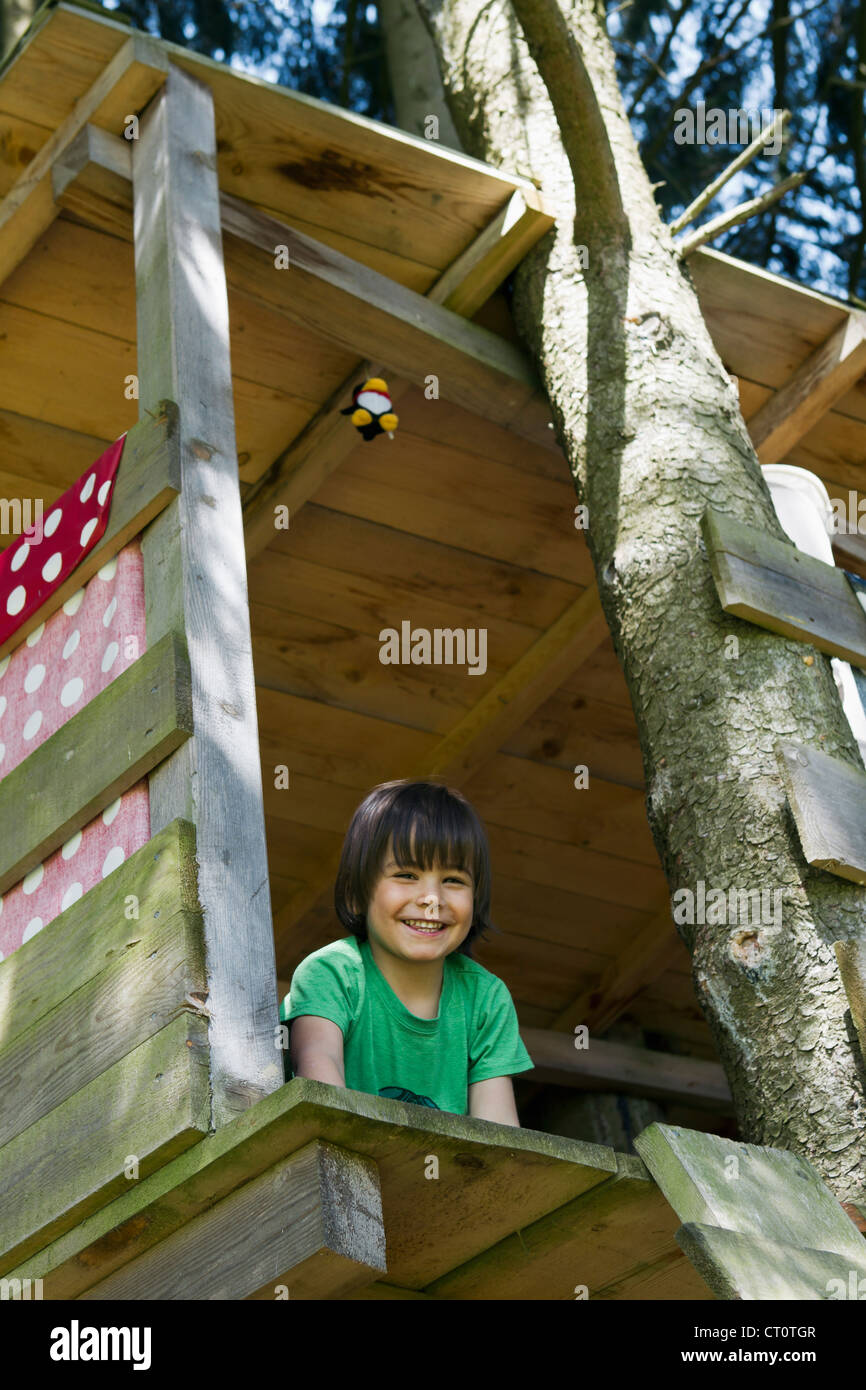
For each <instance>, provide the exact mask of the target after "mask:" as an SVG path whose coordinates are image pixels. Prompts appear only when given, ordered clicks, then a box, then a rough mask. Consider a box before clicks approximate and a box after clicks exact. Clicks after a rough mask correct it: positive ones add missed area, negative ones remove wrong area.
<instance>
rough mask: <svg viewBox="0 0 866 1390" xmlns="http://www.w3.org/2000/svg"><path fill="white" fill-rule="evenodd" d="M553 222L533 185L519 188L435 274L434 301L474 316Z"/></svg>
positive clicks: (462, 315) (550, 213)
mask: <svg viewBox="0 0 866 1390" xmlns="http://www.w3.org/2000/svg"><path fill="white" fill-rule="evenodd" d="M555 224H556V218H555V217H554V215H553V212H552V210H551V209H549V208H548V207H547V206H546V205H545V202H544V199H543V197H542V196H541V194H540V193H539V192H537V191H536V190H535V189H530V188H524V189H517V190H516V191H515V192H514V193H512V195H511V197H510V198H509V199H508V202H507V203H506V204H505V206H504V207H503V208H502V209H501V210H500V211H499V212H498V213H497V214H496V216H495V217H494V218H493V219H492V220H491V221H490V222H489V223H488V225H487V226H486V227H485V228H484V230H483V232H480V233H479V234H478V236H477V237H476V238H475V240H474V241H473V242H472V244H471V245H470V246H468V247H467V248H466V250H465V251H463V252H462V253H461V254H460V255H459V256H458V257H457V259H456V260H455V261H452V262H451V265H450V266H449V267H448V269H447V270H446V271H445V272H444V273H443V274H442V275H441V276H440V278H439V279H438V280H437V282H436V284H435V286H434V289H435V291H436V298H435V300H434V303H436V304H443V305H444V306H445V308H446V309H450V310H451V312H452V313H454V314H460V315H461V317H463V318H467V319H469V318H472V316H473V314H475V313H477V311H478V310H479V309H480V308H481V305H482V304H484V303H485V302H486V301H487V300H488V299H489V298H490V296H491V295H492V294H493V292H494V290H497V289H498V288H499V286H500V285H501V284H502V282H503V280H504V279H505V278H506V276H507V275H510V273H511V271H512V270H513V269H514V267H515V266H517V265H519V264H520V262H521V261H522V260H523V257H524V256H525V255H526V253H527V252H528V251H531V250H532V248H533V246H535V244H536V243H537V242H538V241H540V239H541V237H542V236H544V235H545V233H546V232H548V231H550V229H551V227H553V226H554V225H555ZM432 293H433V292H432V291H431V292H429V293H428V295H427V298H428V299H430V298H432Z"/></svg>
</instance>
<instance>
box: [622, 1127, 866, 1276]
mask: <svg viewBox="0 0 866 1390" xmlns="http://www.w3.org/2000/svg"><path fill="white" fill-rule="evenodd" d="M635 1148H636V1149H637V1151H638V1153H639V1154H640V1156H641V1158H642V1159H643V1161H644V1163H645V1164H646V1166H647V1168H648V1169H649V1170H650V1172H651V1173H652V1175H653V1177H654V1178H655V1180H656V1182H657V1183H658V1185H659V1187H660V1188H661V1190H662V1192H663V1193H664V1195H665V1197H666V1198H667V1199H668V1201H669V1202H670V1204H671V1206H672V1207H673V1209H674V1211H675V1212H676V1214H677V1216H678V1217H679V1218H680V1220H681V1221H683V1222H697V1223H698V1224H701V1225H710V1226H717V1227H719V1226H720V1227H723V1228H724V1229H726V1230H729V1231H738V1232H739V1233H740V1235H743V1236H748V1237H755V1238H756V1239H758V1240H767V1241H780V1242H783V1243H784V1244H788V1245H794V1246H800V1247H802V1248H807V1249H813V1250H828V1251H831V1252H833V1253H834V1254H837V1255H841V1256H844V1257H845V1258H846V1259H853V1260H863V1258H864V1245H863V1237H862V1236H861V1235H860V1232H859V1231H858V1230H857V1228H856V1226H855V1225H854V1223H853V1221H852V1220H851V1218H850V1217H849V1216H848V1215H847V1214H846V1212H844V1211H843V1210H842V1205H841V1203H840V1202H838V1201H837V1200H836V1198H835V1196H834V1195H833V1193H832V1192H831V1191H830V1189H829V1188H828V1187H827V1185H826V1184H825V1183H824V1182H823V1180H822V1179H821V1177H820V1175H819V1174H818V1173H817V1172H816V1171H815V1169H814V1168H813V1167H812V1165H811V1163H809V1162H808V1161H807V1160H806V1159H805V1158H802V1157H801V1156H800V1155H799V1154H795V1153H790V1152H789V1151H787V1150H785V1149H771V1148H767V1147H763V1146H761V1147H759V1146H758V1145H756V1144H741V1143H738V1142H736V1141H735V1140H733V1139H724V1138H722V1137H721V1136H720V1135H718V1134H708V1133H702V1132H699V1131H697V1130H690V1129H680V1128H678V1127H675V1126H672V1125H660V1124H652V1125H649V1126H648V1127H647V1129H645V1130H644V1131H643V1132H642V1133H641V1134H639V1135H638V1136H637V1138H636V1140H635Z"/></svg>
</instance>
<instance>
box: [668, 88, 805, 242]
mask: <svg viewBox="0 0 866 1390" xmlns="http://www.w3.org/2000/svg"><path fill="white" fill-rule="evenodd" d="M790 119H791V113H790V111H782V112H780V114H779V115H778V116H777V117H776V119H775V120H774V121H773V124H772V125H771V126H768V127H767V129H766V130H763V131H761V133H760V135H756V136H755V138H754V140H753V141H752V143H751V145H747V146H746V148H745V149H744V150H743V152H742V154H738V155H737V157H736V159H733V160H731V163H730V164H729V165H728V167H727V168H726V169H723V170H722V172H721V173H720V174H719V176H718V178H715V179H713V181H712V183H710V184H707V186H706V188H705V189H704V191H703V193H699V194H698V196H697V198H695V200H694V202H693V203H689V206H688V207H687V208H686V210H685V212H681V213H680V215H679V217H677V218H675V220H674V221H673V222H672V223H671V224H670V226H671V231H672V232H681V231H682V229H683V227H685V226H686V225H687V224H688V223H689V222H693V221H694V219H695V218H696V217H697V215H698V213H699V212H703V210H704V208H705V207H706V206H707V204H708V203H711V202H712V201H713V199H714V198H715V196H716V194H717V193H718V191H719V189H720V188H724V186H725V184H726V183H727V182H728V179H732V178H733V177H734V174H738V173H739V172H740V170H741V169H744V168H745V167H746V165H747V164H751V162H752V160H753V159H754V158H755V156H756V155H758V154H760V152H761V150H762V149H763V148H764V146H765V145H766V143H767V142H768V140H771V139H773V138H774V137H775V135H776V131H777V130H779V129H782V130H784V128H785V126H786V125H787V124H788V121H789V120H790Z"/></svg>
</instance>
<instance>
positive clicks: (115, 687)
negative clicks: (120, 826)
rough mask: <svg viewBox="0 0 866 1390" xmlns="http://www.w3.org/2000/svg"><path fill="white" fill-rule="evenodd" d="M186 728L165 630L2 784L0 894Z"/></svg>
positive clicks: (186, 712)
mask: <svg viewBox="0 0 866 1390" xmlns="http://www.w3.org/2000/svg"><path fill="white" fill-rule="evenodd" d="M191 733H192V710H191V704H190V693H189V660H188V657H187V654H186V650H185V648H184V645H183V642H182V641H181V639H180V638H178V636H177V635H176V634H175V633H167V634H166V635H165V637H163V638H162V639H161V640H160V641H159V642H157V644H156V646H154V647H151V648H150V649H149V650H148V651H147V652H145V654H144V656H140V657H139V658H138V660H137V661H136V662H134V663H133V664H132V666H128V667H127V669H126V670H125V671H124V672H123V673H122V674H121V675H119V676H118V677H117V679H116V680H114V681H112V682H111V684H110V685H108V686H106V688H105V689H104V690H102V691H100V693H99V694H98V695H97V696H96V697H95V698H94V699H92V700H90V701H89V703H88V704H86V705H84V706H83V708H82V709H80V710H79V711H78V713H77V714H74V715H73V716H72V718H71V719H69V720H68V721H67V722H66V723H65V724H63V725H61V727H60V728H59V729H57V730H56V731H55V732H54V733H53V734H52V735H51V736H50V738H47V739H46V740H45V742H44V743H41V744H40V745H39V747H38V748H36V749H34V751H33V752H32V753H31V754H30V756H29V757H27V758H25V760H24V762H22V763H19V764H18V766H17V767H14V768H13V769H12V771H11V772H9V773H7V775H6V776H5V777H4V778H3V780H2V781H0V826H2V827H3V834H2V839H0V893H5V892H6V890H7V889H8V888H11V887H12V886H13V884H16V883H18V882H19V880H20V879H22V878H23V877H24V876H25V874H27V873H29V871H30V870H31V869H34V868H35V867H36V865H37V864H41V863H42V862H43V860H45V859H46V858H47V857H48V855H49V854H52V853H53V851H54V850H56V849H59V847H60V846H61V845H62V844H64V843H65V841H66V840H68V839H69V838H70V836H72V835H74V833H75V831H76V830H80V829H81V828H82V827H83V826H85V825H87V823H88V821H91V820H92V819H93V817H94V816H96V815H98V814H99V812H100V811H103V810H104V809H105V807H106V806H108V805H110V804H111V802H112V801H114V800H115V798H116V797H118V796H120V795H121V794H122V793H123V792H125V791H128V790H129V788H130V787H132V786H134V785H135V783H136V782H138V781H139V780H140V779H141V778H142V777H144V776H145V775H146V774H147V773H148V772H150V771H151V769H152V768H154V767H156V766H157V765H158V764H159V763H161V762H162V761H163V759H165V758H167V757H168V756H169V755H170V754H171V753H172V752H173V751H174V750H175V749H176V748H179V747H180V746H181V745H182V744H183V743H185V742H186V740H187V739H188V738H189V736H190V734H191ZM58 769H61V770H62V773H63V775H62V776H59V775H58ZM158 828H159V829H161V828H162V827H158Z"/></svg>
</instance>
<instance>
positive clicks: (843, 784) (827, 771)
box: [776, 742, 866, 883]
mask: <svg viewBox="0 0 866 1390" xmlns="http://www.w3.org/2000/svg"><path fill="white" fill-rule="evenodd" d="M776 756H777V758H778V763H779V770H780V772H781V774H782V779H783V781H784V783H785V788H786V790H787V793H788V803H789V805H790V807H791V811H792V813H793V816H794V821H795V823H796V826H797V834H798V835H799V837H800V844H801V846H802V849H803V854H804V855H805V857H806V860H807V861H808V863H810V864H812V865H814V866H815V868H817V869H826V870H827V871H828V873H831V874H836V875H837V876H838V877H839V878H846V879H849V880H850V881H851V882H852V883H866V772H864V771H863V769H862V768H860V769H857V768H855V767H852V766H851V764H850V763H846V762H843V761H842V759H841V758H831V757H830V755H829V753H823V752H821V750H820V749H818V748H812V747H810V746H808V745H803V744H795V743H787V742H779V743H777V745H776Z"/></svg>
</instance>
